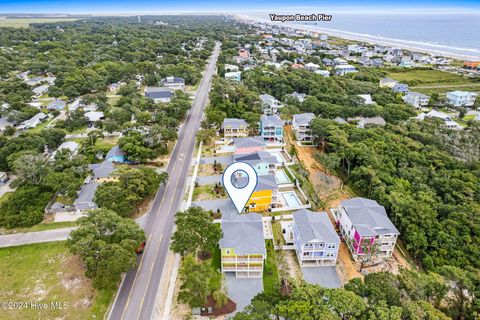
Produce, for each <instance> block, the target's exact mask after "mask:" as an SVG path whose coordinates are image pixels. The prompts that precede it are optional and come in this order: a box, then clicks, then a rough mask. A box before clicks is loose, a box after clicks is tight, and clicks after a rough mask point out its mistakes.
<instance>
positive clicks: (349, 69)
mask: <svg viewBox="0 0 480 320" xmlns="http://www.w3.org/2000/svg"><path fill="white" fill-rule="evenodd" d="M355 72H357V69H356V68H355V67H354V66H351V65H349V64H345V65H344V64H341V65H336V66H335V73H336V74H337V75H339V76H344V75H346V74H347V73H355Z"/></svg>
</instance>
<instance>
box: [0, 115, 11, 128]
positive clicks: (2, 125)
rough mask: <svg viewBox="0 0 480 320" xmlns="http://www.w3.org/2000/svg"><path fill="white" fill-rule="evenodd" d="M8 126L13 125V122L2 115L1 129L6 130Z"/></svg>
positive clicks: (0, 118)
mask: <svg viewBox="0 0 480 320" xmlns="http://www.w3.org/2000/svg"><path fill="white" fill-rule="evenodd" d="M8 126H13V123H11V122H10V121H8V118H7V117H0V130H4V129H5V128H6V127H8Z"/></svg>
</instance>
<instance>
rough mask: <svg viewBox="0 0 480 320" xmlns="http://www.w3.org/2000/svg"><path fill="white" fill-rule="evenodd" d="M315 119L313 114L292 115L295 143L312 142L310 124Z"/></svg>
mask: <svg viewBox="0 0 480 320" xmlns="http://www.w3.org/2000/svg"><path fill="white" fill-rule="evenodd" d="M313 118H315V115H314V114H313V113H302V114H295V115H293V120H292V127H293V132H294V133H295V137H296V139H297V141H300V142H310V141H312V140H313V137H312V132H311V129H310V124H311V122H312V120H313Z"/></svg>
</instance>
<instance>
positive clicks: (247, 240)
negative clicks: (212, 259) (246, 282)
mask: <svg viewBox="0 0 480 320" xmlns="http://www.w3.org/2000/svg"><path fill="white" fill-rule="evenodd" d="M222 233H223V236H222V239H220V249H221V269H222V272H233V273H235V276H236V277H238V278H261V277H262V276H263V263H264V260H265V258H266V254H267V252H266V249H265V239H264V237H263V223H262V216H261V215H260V214H258V213H247V214H241V215H240V214H236V213H225V214H224V215H223V216H222Z"/></svg>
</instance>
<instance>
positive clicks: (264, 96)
mask: <svg viewBox="0 0 480 320" xmlns="http://www.w3.org/2000/svg"><path fill="white" fill-rule="evenodd" d="M259 98H260V100H262V102H263V103H270V102H272V101H275V100H277V99H275V97H273V96H271V95H269V94H268V93H264V94H261V95H260V96H259Z"/></svg>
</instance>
